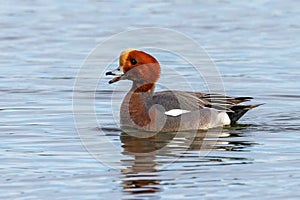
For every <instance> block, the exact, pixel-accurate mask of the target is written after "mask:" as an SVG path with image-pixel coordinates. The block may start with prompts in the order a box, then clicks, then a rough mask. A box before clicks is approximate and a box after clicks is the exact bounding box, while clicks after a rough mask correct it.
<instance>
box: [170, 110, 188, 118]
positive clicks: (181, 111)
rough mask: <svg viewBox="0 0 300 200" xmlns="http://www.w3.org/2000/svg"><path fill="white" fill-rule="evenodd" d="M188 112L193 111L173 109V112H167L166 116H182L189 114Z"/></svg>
mask: <svg viewBox="0 0 300 200" xmlns="http://www.w3.org/2000/svg"><path fill="white" fill-rule="evenodd" d="M188 112H191V111H188V110H181V109H172V110H169V111H167V112H165V114H166V115H170V116H173V117H176V116H179V115H182V114H183V113H188Z"/></svg>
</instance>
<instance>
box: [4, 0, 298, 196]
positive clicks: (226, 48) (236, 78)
mask: <svg viewBox="0 0 300 200" xmlns="http://www.w3.org/2000/svg"><path fill="white" fill-rule="evenodd" d="M0 16H1V18H0V26H1V31H0V51H1V54H0V94H1V99H0V119H1V120H0V137H1V146H0V147H1V148H0V152H1V154H0V156H1V163H0V170H1V173H0V180H1V181H0V191H1V192H0V197H1V199H8V198H9V199H53V198H54V199H96V198H98V199H99V198H100V199H108V198H114V199H119V198H123V199H171V198H174V199H184V198H186V199H196V198H197V199H199V198H203V199H217V198H224V199H232V198H243V199H258V198H259V199H261V198H265V199H271V198H282V199H283V198H284V199H299V197H300V192H299V187H300V181H299V178H300V171H299V164H300V154H299V153H300V135H299V134H300V131H299V130H300V120H299V117H300V108H299V107H300V103H299V98H300V87H299V78H300V71H299V64H300V62H299V61H300V60H299V55H298V54H299V53H300V40H299V35H300V26H299V21H300V4H299V2H298V1H292V0H287V1H279V0H278V1H268V0H262V1H260V0H254V1H247V2H238V1H224V0H222V1H221V0H220V1H210V2H201V3H196V2H194V1H187V2H183V1H182V2H180V1H175V2H172V1H165V2H157V1H147V2H144V3H141V2H140V1H126V2H117V1H112V2H110V1H97V0H86V1H84V0H75V1H65V2H63V1H57V0H45V1H34V0H24V1H14V0H12V1H6V2H2V4H1V7H0ZM143 27H165V28H170V29H173V30H176V31H179V32H182V33H184V34H186V35H187V36H189V37H191V38H193V39H194V40H196V41H197V42H198V43H199V44H200V45H201V46H203V47H204V48H205V49H206V51H207V52H208V53H209V55H210V56H211V58H212V59H213V60H214V62H215V64H216V65H217V67H218V69H219V71H220V74H221V75H222V79H223V82H224V87H225V89H226V93H227V94H229V95H246V96H253V97H255V98H256V99H257V101H258V102H263V103H266V104H265V105H263V106H261V107H259V108H256V109H255V110H253V111H250V112H249V113H247V115H246V116H245V117H243V119H242V120H241V121H240V125H239V126H236V127H232V128H228V129H225V130H223V131H222V134H221V135H215V134H214V133H213V132H212V133H210V134H209V135H207V137H206V138H204V135H205V133H203V132H198V133H197V135H196V137H195V138H194V139H193V138H192V137H190V135H189V134H186V135H185V136H184V137H181V138H176V139H175V141H174V142H175V144H176V145H174V146H171V147H168V149H167V150H166V151H164V152H163V153H153V154H147V155H145V156H134V155H132V154H131V153H132V152H149V151H153V150H154V149H157V148H160V147H161V146H164V145H166V144H167V143H168V142H169V141H171V140H172V139H174V138H173V137H174V135H172V134H163V135H158V136H157V137H155V138H150V139H137V138H134V137H130V136H128V135H126V134H124V133H121V131H120V130H119V129H118V127H117V126H116V124H115V122H114V121H111V117H110V116H108V115H107V113H109V112H111V110H110V109H111V108H110V107H109V106H108V105H109V104H110V100H109V98H107V97H108V96H109V95H110V94H111V93H112V88H111V86H109V85H108V84H107V85H99V90H98V91H97V92H96V110H97V114H98V115H99V118H100V120H101V123H104V124H105V125H107V127H104V129H103V132H104V133H105V135H104V136H103V135H100V134H99V137H105V138H106V139H108V140H109V141H111V143H112V144H114V146H115V147H116V149H114V151H112V150H111V149H107V148H105V146H104V147H99V148H100V149H101V151H102V152H103V156H106V157H109V156H115V155H118V158H120V159H119V164H120V166H121V169H111V168H109V167H107V166H105V165H103V164H101V163H100V162H99V161H97V160H96V159H94V158H93V157H92V156H91V154H89V153H88V151H87V150H86V149H85V147H84V146H83V145H82V143H81V140H80V137H79V136H78V134H77V131H76V129H75V125H74V120H73V113H72V91H73V85H74V81H75V78H76V74H77V72H78V70H79V68H80V66H81V64H82V63H83V61H84V59H85V58H86V56H87V55H88V54H89V53H90V51H91V50H92V49H93V48H94V47H95V46H96V45H97V44H98V43H100V42H102V41H103V40H105V39H107V38H108V37H110V36H112V35H114V34H117V33H119V32H120V31H126V30H132V29H134V28H143ZM120 51H121V50H120ZM118 53H119V52H116V56H118V55H117V54H118ZM157 56H158V57H159V59H160V60H162V61H163V62H164V64H166V65H167V64H168V62H169V64H170V65H172V66H174V67H176V63H174V62H172V60H168V57H165V56H164V55H163V54H162V55H157ZM182 67H184V66H181V65H178V66H177V68H178V69H179V70H180V69H182ZM184 71H185V70H184ZM185 73H187V72H186V71H185ZM187 74H188V73H187ZM192 78H193V79H191V80H194V81H196V80H197V77H196V76H194V77H192ZM165 79H167V77H165ZM107 80H108V79H107ZM176 84H177V83H174V87H176ZM203 89H204V88H203ZM199 90H202V88H199ZM123 92H125V91H123ZM89 131H90V134H91V135H97V134H98V133H99V127H97V126H95V127H90V130H89ZM186 142H190V143H191V145H190V146H189V149H188V150H187V151H186V152H184V153H182V151H181V150H182V148H183V147H184V145H185V143H186ZM206 149H213V150H212V151H210V152H209V153H208V155H207V156H205V157H203V156H199V153H201V152H205V151H206ZM171 161H172V162H173V163H172V164H170V162H171Z"/></svg>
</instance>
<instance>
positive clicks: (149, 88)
mask: <svg viewBox="0 0 300 200" xmlns="http://www.w3.org/2000/svg"><path fill="white" fill-rule="evenodd" d="M154 88H155V84H154V83H135V82H134V83H133V84H132V87H131V90H130V91H131V92H133V93H143V92H145V93H151V94H153V91H154Z"/></svg>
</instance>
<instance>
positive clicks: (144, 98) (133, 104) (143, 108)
mask: <svg viewBox="0 0 300 200" xmlns="http://www.w3.org/2000/svg"><path fill="white" fill-rule="evenodd" d="M154 85H155V84H153V83H149V84H136V83H134V84H133V85H132V88H131V90H130V91H129V92H128V94H127V97H126V99H127V101H128V109H129V115H130V119H131V121H132V122H133V123H135V124H136V125H138V126H140V127H145V126H148V125H149V124H150V122H151V118H150V115H149V108H150V107H151V101H152V96H153V91H154Z"/></svg>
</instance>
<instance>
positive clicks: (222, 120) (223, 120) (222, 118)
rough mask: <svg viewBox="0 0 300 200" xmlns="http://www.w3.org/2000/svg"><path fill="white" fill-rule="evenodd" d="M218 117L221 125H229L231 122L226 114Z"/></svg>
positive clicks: (220, 114) (222, 113) (223, 113)
mask: <svg viewBox="0 0 300 200" xmlns="http://www.w3.org/2000/svg"><path fill="white" fill-rule="evenodd" d="M219 117H220V121H221V122H222V123H223V125H229V124H230V123H231V120H230V118H229V116H228V114H227V113H226V112H221V113H219Z"/></svg>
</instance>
